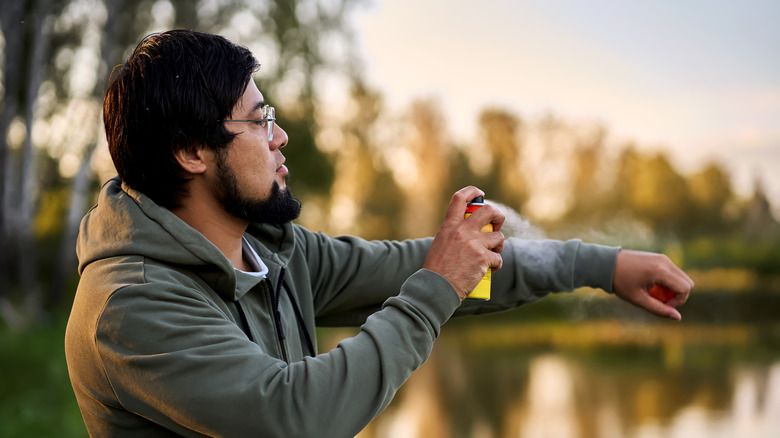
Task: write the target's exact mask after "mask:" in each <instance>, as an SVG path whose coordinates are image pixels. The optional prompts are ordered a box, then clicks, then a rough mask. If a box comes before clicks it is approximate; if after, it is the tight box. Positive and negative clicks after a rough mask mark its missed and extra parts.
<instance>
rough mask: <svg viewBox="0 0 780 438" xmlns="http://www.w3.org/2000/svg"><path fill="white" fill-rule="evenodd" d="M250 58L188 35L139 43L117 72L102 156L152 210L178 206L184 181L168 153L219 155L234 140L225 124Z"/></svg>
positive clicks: (212, 38) (252, 67) (106, 106)
mask: <svg viewBox="0 0 780 438" xmlns="http://www.w3.org/2000/svg"><path fill="white" fill-rule="evenodd" d="M259 67H260V65H259V63H258V62H257V60H256V59H255V58H254V56H252V53H251V52H250V51H249V50H248V49H246V48H244V47H241V46H238V45H236V44H233V43H231V42H230V41H228V40H227V39H225V38H223V37H221V36H218V35H211V34H207V33H202V32H195V31H190V30H171V31H168V32H162V33H155V34H151V35H148V36H146V37H145V38H144V39H143V40H142V41H141V42H140V43H139V44H138V47H136V48H135V50H134V51H133V53H132V54H131V55H130V57H129V58H128V59H127V61H126V62H125V63H124V64H123V65H121V66H118V72H117V73H116V74H115V76H114V77H113V78H112V79H111V80H110V82H109V85H108V89H107V91H106V96H105V98H104V100H103V122H104V125H105V129H106V138H107V140H108V149H109V152H110V153H111V158H112V159H113V161H114V166H115V167H116V170H117V172H118V173H119V177H120V178H121V179H122V181H124V182H125V183H126V184H127V185H129V186H130V187H132V188H133V189H136V190H138V191H140V192H142V193H144V194H145V195H147V196H149V197H150V198H151V199H152V200H154V201H155V202H156V203H157V204H159V205H161V206H163V207H167V208H173V207H176V206H179V205H180V203H181V199H182V196H185V195H186V193H187V187H186V183H187V181H188V180H187V179H186V178H185V177H184V176H183V175H182V169H181V167H180V166H179V164H178V163H177V161H176V159H175V156H174V152H176V151H179V150H195V149H201V148H206V149H211V150H214V151H216V152H218V153H220V152H222V151H223V150H224V149H225V148H226V147H227V145H228V144H229V143H230V141H231V140H232V139H233V137H234V136H235V135H234V134H232V133H231V132H229V131H228V130H227V129H225V127H224V126H223V124H222V123H221V122H220V120H223V119H229V118H230V117H231V113H232V110H233V107H234V106H235V105H236V103H237V102H238V101H239V99H240V98H241V96H242V95H243V93H244V91H245V89H246V86H247V85H248V84H249V81H250V80H252V73H253V72H254V71H256V70H257V69H258V68H259Z"/></svg>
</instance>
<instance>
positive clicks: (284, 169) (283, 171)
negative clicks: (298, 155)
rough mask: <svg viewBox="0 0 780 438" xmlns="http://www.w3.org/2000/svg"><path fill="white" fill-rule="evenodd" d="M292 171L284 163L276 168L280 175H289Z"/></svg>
mask: <svg viewBox="0 0 780 438" xmlns="http://www.w3.org/2000/svg"><path fill="white" fill-rule="evenodd" d="M289 172H290V171H289V170H288V169H287V166H285V165H284V164H282V165H281V166H279V167H278V168H277V169H276V173H277V174H280V175H287V174H288V173H289Z"/></svg>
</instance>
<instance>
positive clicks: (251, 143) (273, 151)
mask: <svg viewBox="0 0 780 438" xmlns="http://www.w3.org/2000/svg"><path fill="white" fill-rule="evenodd" d="M264 104H265V102H264V99H263V95H262V94H261V93H260V91H259V90H258V89H257V86H256V85H255V83H254V81H251V80H250V81H249V84H248V85H247V87H246V91H244V94H243V96H242V97H241V99H240V100H239V101H238V103H237V104H236V106H235V107H234V108H233V114H232V116H231V118H232V119H260V118H263V112H262V108H263V106H264ZM226 127H227V128H228V129H229V130H230V131H231V132H234V133H236V134H238V135H237V136H236V137H235V138H234V139H233V141H232V142H231V143H230V144H229V145H228V147H227V149H225V150H224V151H220V152H218V153H217V156H216V158H217V170H216V188H215V190H216V191H215V195H216V197H217V200H219V202H220V203H221V204H222V207H223V208H224V209H225V211H227V212H228V213H230V214H232V215H233V216H236V217H238V218H240V219H245V220H248V221H251V222H265V223H284V222H289V221H291V220H293V219H295V218H297V217H298V214H299V213H300V209H301V203H300V201H298V200H297V199H295V198H294V197H293V196H292V194H290V191H289V189H288V187H287V179H288V170H287V167H286V166H284V161H285V158H284V155H282V152H281V148H283V147H284V146H285V145H286V144H287V133H286V132H284V130H283V129H282V128H281V127H279V126H277V125H275V126H274V138H273V140H272V141H270V142H269V141H268V130H267V127H266V126H265V125H262V126H261V125H260V124H259V123H254V122H228V123H226Z"/></svg>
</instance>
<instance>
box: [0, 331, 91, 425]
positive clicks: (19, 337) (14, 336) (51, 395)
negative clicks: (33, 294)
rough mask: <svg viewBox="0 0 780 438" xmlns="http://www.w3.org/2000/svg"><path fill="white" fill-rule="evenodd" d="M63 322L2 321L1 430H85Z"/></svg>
mask: <svg viewBox="0 0 780 438" xmlns="http://www.w3.org/2000/svg"><path fill="white" fill-rule="evenodd" d="M65 324H66V323H65V319H64V318H59V319H56V320H53V321H52V323H50V324H48V325H45V326H38V327H35V328H29V329H25V330H24V331H13V330H10V329H8V328H7V327H5V326H0V357H1V358H0V436H2V437H8V438H13V437H86V436H87V430H86V428H85V427H84V422H83V420H82V419H81V413H80V412H79V409H78V405H77V404H76V398H75V396H74V395H73V390H72V388H71V386H70V379H69V378H68V369H67V366H66V364H65V351H64V346H63V339H64V335H65Z"/></svg>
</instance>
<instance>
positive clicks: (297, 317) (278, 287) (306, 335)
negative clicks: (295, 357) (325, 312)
mask: <svg viewBox="0 0 780 438" xmlns="http://www.w3.org/2000/svg"><path fill="white" fill-rule="evenodd" d="M286 272H287V271H286V270H285V269H284V268H282V269H281V271H280V272H279V281H278V282H277V283H276V293H275V294H274V297H273V304H272V311H273V316H274V322H275V323H276V330H277V332H278V333H279V341H280V342H281V341H284V339H285V335H284V330H283V329H282V316H281V314H280V313H279V301H280V300H281V295H282V288H284V290H285V292H286V293H287V296H288V297H289V298H290V302H291V304H292V308H293V311H294V313H295V321H296V323H298V328H299V330H300V331H302V332H303V336H304V338H305V340H306V347H307V348H308V349H309V353H310V354H311V356H315V355H316V350H315V349H314V342H312V339H311V336H309V330H307V329H306V322H305V321H304V320H303V315H302V314H301V309H300V308H299V307H298V301H296V299H295V295H294V294H293V293H292V291H291V290H290V286H288V285H287V282H286V281H284V274H285V273H286Z"/></svg>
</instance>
